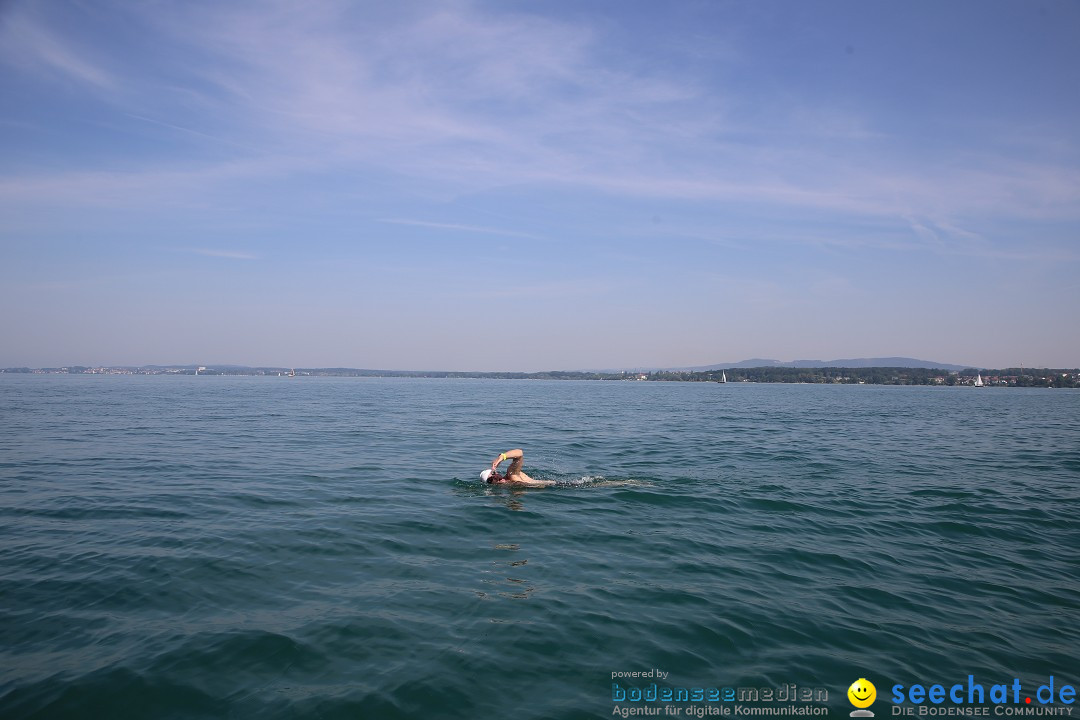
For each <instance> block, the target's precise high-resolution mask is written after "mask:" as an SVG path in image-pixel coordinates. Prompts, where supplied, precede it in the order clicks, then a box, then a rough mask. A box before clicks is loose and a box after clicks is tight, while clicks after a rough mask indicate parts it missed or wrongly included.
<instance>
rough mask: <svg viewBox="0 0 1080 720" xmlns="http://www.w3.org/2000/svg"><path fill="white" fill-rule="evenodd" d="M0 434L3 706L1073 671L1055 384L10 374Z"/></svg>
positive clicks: (549, 698)
mask: <svg viewBox="0 0 1080 720" xmlns="http://www.w3.org/2000/svg"><path fill="white" fill-rule="evenodd" d="M0 428H2V430H3V432H2V434H0V492H2V500H0V514H2V521H0V537H2V540H3V545H2V548H3V551H2V553H0V630H2V637H3V644H2V646H0V658H2V662H0V717H3V718H24V717H41V718H65V717H86V718H91V717H92V718H128V717H131V718H168V717H176V718H188V717H206V718H243V717H258V718H307V717H311V718H586V717H611V716H612V711H613V708H618V707H627V706H629V705H628V703H625V702H624V703H621V704H620V703H618V702H614V701H613V687H612V683H613V682H616V683H619V687H620V688H623V689H625V688H628V687H630V686H635V687H640V688H647V687H648V685H649V684H650V683H652V682H658V684H659V685H661V686H670V687H687V688H691V687H703V688H708V687H717V688H722V687H732V688H738V687H773V688H779V687H786V686H789V685H790V684H796V685H797V686H798V687H799V688H822V689H826V690H827V692H828V700H827V701H824V702H818V703H813V705H815V706H816V707H820V708H823V709H824V710H826V711H827V712H828V713H829V714H830V716H832V717H847V713H848V712H849V711H850V710H852V707H851V705H850V704H849V703H848V701H847V698H846V695H845V693H846V690H847V687H848V685H850V684H851V683H852V682H853V681H854V680H856V679H857V678H860V677H865V678H868V679H870V680H872V681H873V682H874V684H875V685H876V686H877V690H878V700H877V703H876V704H875V706H874V707H873V708H872V709H873V710H875V711H876V714H877V717H878V718H883V717H886V716H888V715H889V714H890V711H891V708H890V705H891V704H892V703H891V700H890V695H891V691H890V689H891V687H892V686H893V685H894V684H902V685H904V686H905V687H906V686H910V685H911V684H914V683H923V684H926V685H930V684H933V683H943V684H946V685H948V684H951V683H958V682H967V678H968V675H973V676H974V677H975V679H976V680H977V681H981V682H982V683H983V684H985V685H986V686H987V687H988V688H989V686H990V685H991V684H993V683H1008V682H1012V680H1013V679H1014V678H1016V679H1019V681H1020V682H1021V683H1022V685H1023V688H1024V692H1025V693H1026V694H1027V695H1030V694H1031V693H1034V692H1035V689H1036V688H1037V687H1038V686H1039V685H1040V684H1043V683H1045V682H1047V679H1048V678H1049V676H1051V675H1053V676H1054V677H1055V681H1056V682H1057V684H1058V686H1060V685H1061V684H1062V683H1069V684H1072V685H1073V686H1075V685H1077V684H1078V681H1080V662H1078V661H1080V650H1078V648H1080V599H1078V597H1080V596H1078V590H1080V490H1078V482H1080V392H1077V391H1071V390H1024V389H980V390H976V389H973V388H903V387H869V386H792V385H788V386H778V385H748V384H734V383H729V384H727V385H717V384H706V383H694V384H689V383H688V384H680V383H633V382H537V381H477V380H385V379H348V378H326V379H316V378H292V379H288V378H243V377H164V376H156V377H94V376H21V377H13V376H0ZM513 447H522V448H523V449H524V450H525V469H526V471H527V472H528V473H529V474H530V475H532V476H533V477H537V478H548V479H554V480H556V481H558V484H557V485H556V486H554V487H551V488H544V489H528V490H512V489H507V488H493V487H490V486H484V485H481V484H480V483H479V482H478V481H477V476H478V473H479V472H480V471H481V470H482V469H484V467H485V466H487V465H488V463H490V460H491V458H492V457H494V456H495V455H496V454H497V453H499V452H501V451H504V450H508V449H510V448H513ZM650 669H660V670H661V671H663V672H665V673H668V675H667V676H666V679H665V680H663V681H662V682H659V681H657V680H656V679H655V678H654V679H651V680H650V679H646V678H641V679H625V678H618V679H616V680H613V678H612V674H613V673H621V672H635V671H647V670H650ZM759 704H761V705H765V704H768V703H759ZM774 704H775V703H774ZM650 705H651V706H652V707H659V708H663V707H664V704H663V703H647V702H645V703H637V706H641V707H645V706H650ZM690 705H694V706H695V707H706V706H707V707H713V708H722V707H723V706H724V705H725V703H723V702H714V703H708V702H702V703H696V704H694V703H686V702H683V703H681V705H677V708H678V709H679V710H680V715H679V716H680V717H687V716H688V715H687V708H688V707H689V706H690ZM727 705H729V706H731V705H733V703H727ZM673 707H675V706H673ZM1073 707H1074V708H1075V706H1073ZM1073 712H1074V714H1076V713H1078V712H1080V710H1076V709H1074V710H1073Z"/></svg>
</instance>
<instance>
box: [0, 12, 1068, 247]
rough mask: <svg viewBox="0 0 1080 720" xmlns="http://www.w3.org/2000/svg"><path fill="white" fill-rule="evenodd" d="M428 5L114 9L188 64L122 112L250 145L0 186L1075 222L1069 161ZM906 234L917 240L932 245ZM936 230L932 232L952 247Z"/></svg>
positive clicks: (81, 61) (596, 32) (594, 31)
mask: <svg viewBox="0 0 1080 720" xmlns="http://www.w3.org/2000/svg"><path fill="white" fill-rule="evenodd" d="M429 9H430V8H428V7H425V6H416V7H414V6H400V7H399V6H380V7H379V8H378V9H377V10H372V9H371V8H366V9H364V10H363V11H361V10H359V9H357V8H356V7H355V6H352V5H351V4H347V3H346V4H342V3H339V2H334V1H332V0H313V2H310V3H305V4H304V5H303V7H300V6H297V5H295V4H292V3H287V2H269V3H265V4H262V5H260V9H259V12H252V10H251V8H250V7H249V6H245V7H238V6H234V5H231V4H226V5H222V4H217V3H214V4H195V5H174V6H165V7H162V6H153V7H150V6H145V7H140V6H131V7H129V8H127V9H126V10H125V12H127V13H130V14H131V16H132V17H134V18H135V19H136V20H137V21H138V22H141V23H143V24H144V25H145V26H146V27H147V28H149V31H152V32H154V33H156V34H157V36H159V37H160V38H161V42H162V44H163V45H165V46H168V47H170V48H172V49H173V50H174V55H175V56H176V57H183V58H185V59H186V62H185V64H184V65H182V66H181V65H175V66H171V67H169V68H168V72H169V73H170V83H171V84H172V85H179V86H181V87H183V88H184V89H185V90H186V91H187V92H190V93H193V94H195V95H197V98H198V100H197V101H194V100H193V101H191V102H186V101H185V103H181V104H180V105H181V109H183V110H184V111H185V112H189V113H191V112H194V113H197V115H196V116H195V117H196V118H197V120H198V122H188V121H185V119H184V118H183V115H182V114H181V115H180V116H179V117H177V116H176V113H175V112H174V111H175V110H176V108H175V107H173V106H172V105H171V104H169V103H171V102H172V101H169V102H166V101H165V100H161V99H158V100H156V101H155V100H154V99H153V98H149V99H147V98H140V99H138V100H137V101H134V100H133V101H131V106H130V107H129V108H128V109H127V111H126V112H127V115H128V116H129V117H131V118H134V119H137V120H138V121H140V122H144V123H152V124H156V125H158V126H161V127H164V128H168V129H170V130H174V131H177V132H181V133H184V134H185V135H188V136H190V137H191V138H192V139H193V140H204V141H206V142H213V143H219V144H220V143H227V144H229V145H231V146H233V147H234V148H237V149H239V150H248V151H249V153H248V156H247V158H246V159H237V160H231V161H229V162H224V163H223V162H205V161H204V162H203V163H202V164H199V163H197V162H195V161H191V160H186V159H181V158H177V159H175V160H174V161H173V162H172V165H171V166H167V167H165V168H164V169H163V168H162V166H161V160H160V158H155V160H154V165H153V166H150V167H146V168H143V169H138V168H137V167H135V168H131V169H128V170H125V171H123V172H120V171H113V172H101V171H94V172H90V173H88V172H86V171H74V172H72V171H69V172H67V173H63V174H59V175H53V176H38V177H17V178H12V179H11V182H10V183H5V184H4V186H3V187H0V192H2V193H4V194H7V193H9V192H10V193H12V194H13V196H14V197H22V198H26V197H27V196H28V195H30V194H32V193H59V194H54V195H52V196H51V198H52V199H57V198H62V197H64V192H63V191H64V189H69V190H70V193H68V194H69V195H70V197H71V199H72V202H76V203H88V202H95V201H101V202H110V201H111V200H112V199H113V198H120V197H123V198H126V199H127V201H128V202H130V203H132V204H133V205H137V204H139V203H142V202H145V201H146V199H147V196H151V199H154V198H155V197H156V198H159V199H161V198H169V197H171V196H175V195H177V194H181V195H183V196H184V197H185V198H187V199H188V201H202V200H204V199H206V198H211V197H213V195H214V193H215V190H216V188H217V187H218V186H220V185H221V184H223V183H239V182H241V181H243V180H244V179H250V178H260V179H264V178H266V177H281V178H289V177H292V176H294V175H296V174H298V173H301V172H323V173H333V172H340V171H346V172H350V173H372V172H375V173H384V174H387V175H389V176H392V177H394V178H405V179H417V180H421V181H423V183H424V184H425V187H437V188H441V189H442V191H443V192H446V193H450V194H452V195H454V196H463V195H466V194H469V193H477V192H483V191H484V190H487V189H491V188H498V187H506V186H522V185H526V186H530V185H531V186H562V187H568V188H580V189H584V190H588V191H595V192H601V193H605V194H609V195H613V196H620V197H629V198H649V199H678V200H690V201H698V202H708V203H732V204H744V203H753V204H760V205H764V206H769V207H776V208H783V209H790V210H794V211H800V212H801V211H809V212H817V211H825V212H840V213H850V214H857V215H863V216H871V217H889V218H892V219H894V220H897V221H902V219H903V218H905V217H919V218H925V217H933V218H936V219H937V224H938V226H939V227H940V228H943V229H944V228H949V227H961V226H962V225H963V224H964V222H965V218H971V217H983V216H991V217H1016V218H1023V219H1030V220H1060V219H1068V220H1076V219H1077V218H1080V172H1078V171H1077V170H1076V168H1075V167H1073V166H1070V165H1056V164H1054V163H1053V162H1052V161H1050V160H1047V161H1045V162H1034V161H1027V162H1023V161H1017V160H1014V159H1012V157H1011V156H1009V155H1007V154H995V153H996V150H995V149H994V148H989V149H987V150H985V151H984V152H983V153H982V154H981V155H978V156H971V157H967V158H962V157H959V156H956V157H954V158H953V160H952V162H951V163H941V162H940V161H937V160H935V159H934V158H931V157H927V158H924V159H922V160H921V161H920V158H918V157H915V158H909V157H905V155H904V153H902V152H897V151H896V149H897V147H898V146H897V147H894V145H893V144H894V143H895V142H897V138H895V137H892V136H890V135H888V134H886V133H883V132H881V131H879V130H877V129H875V127H874V123H873V121H872V119H871V118H869V117H867V116H865V115H859V114H856V113H854V112H852V111H850V110H847V109H843V108H831V107H828V105H827V104H822V105H821V106H814V107H807V106H805V105H800V104H792V105H791V106H790V107H788V108H786V109H787V110H788V112H787V113H784V114H778V116H777V117H776V118H775V119H772V120H770V122H769V123H767V124H766V125H763V126H760V127H758V126H755V125H754V124H753V120H754V118H753V117H752V116H748V115H746V114H745V111H740V110H737V108H741V107H745V106H746V105H747V104H748V103H747V102H746V97H745V95H744V94H740V91H739V90H737V89H736V88H735V87H734V86H733V87H730V88H724V87H722V86H721V87H720V88H719V89H718V88H717V87H716V86H715V85H713V84H710V83H709V82H707V81H706V80H705V78H703V77H699V76H698V75H696V74H695V72H694V71H693V67H690V68H682V69H681V71H680V72H675V71H672V70H664V69H648V68H647V67H646V66H644V65H641V66H630V65H628V64H625V63H620V62H618V60H617V57H618V56H617V55H615V56H612V55H610V54H605V44H604V43H605V41H606V40H607V39H608V38H606V37H605V36H604V34H603V29H602V28H599V29H598V28H590V27H586V26H581V25H577V24H573V23H570V22H566V21H559V20H553V19H550V18H546V17H540V16H538V15H534V14H529V13H525V12H516V11H506V10H501V11H498V12H486V11H484V10H482V9H480V8H479V7H478V6H474V5H472V4H470V3H467V2H454V3H449V4H444V5H440V6H439V7H438V10H436V11H434V12H428V10H429ZM371 16H376V17H371ZM20 22H23V23H24V24H26V22H28V21H20ZM9 33H10V31H9ZM27 37H29V38H32V39H33V43H32V44H33V45H34V48H33V49H32V52H31V56H32V57H34V58H36V60H37V62H39V63H40V64H42V65H44V66H47V67H51V68H54V69H57V70H61V71H62V72H64V73H66V74H67V75H69V76H71V77H74V78H78V79H81V81H82V82H84V83H85V84H87V85H89V86H94V87H98V88H99V89H101V90H105V89H107V88H110V87H114V86H116V85H117V84H119V83H121V82H126V81H129V80H137V81H138V82H137V83H135V84H138V85H140V86H142V85H146V84H148V83H150V82H153V81H156V80H159V78H157V77H156V76H155V75H154V74H153V71H149V70H144V69H141V68H139V67H125V72H126V73H127V75H125V76H123V77H119V78H117V77H114V75H113V74H112V73H111V72H108V71H106V70H104V69H103V64H102V63H98V62H96V61H91V60H88V59H87V58H86V57H84V56H83V55H82V54H80V53H78V52H77V51H76V50H75V49H74V46H72V45H70V44H69V43H65V42H62V41H61V40H59V39H57V38H56V37H53V36H52V35H51V34H50V33H49V32H47V31H45V30H44V29H42V28H41V27H40V26H38V25H30V26H29V29H28V31H27ZM39 40H40V42H39ZM25 42H29V41H25ZM701 42H705V38H702V39H701ZM733 57H735V56H734V54H733V53H725V54H723V55H721V56H720V58H719V59H717V62H726V63H732V62H735V60H733ZM120 66H121V65H120V64H119V63H115V62H114V63H112V64H111V65H110V67H120ZM140 73H145V74H140ZM177 78H179V80H178V79H177ZM196 88H197V90H196ZM742 93H745V90H743V91H742ZM155 102H158V103H160V104H161V106H160V107H155V106H154V103H155ZM156 118H169V119H168V120H161V119H156ZM195 127H198V128H199V129H198V130H196V129H194V128H195ZM254 148H259V150H255V149H254ZM91 177H92V180H93V181H92V182H88V180H89V179H91ZM84 181H85V182H84ZM403 184H407V183H403ZM16 186H17V187H16ZM84 187H85V189H86V192H85V193H84V192H83V189H84ZM110 187H111V188H113V190H110V189H109V188H110ZM162 201H168V200H162ZM387 222H398V223H400V224H414V225H422V224H423V223H424V222H425V221H402V220H394V219H391V220H387ZM427 226H428V227H432V228H442V229H451V230H462V231H470V232H484V233H490V234H502V235H507V236H510V237H533V236H532V235H530V234H528V233H519V232H517V231H513V230H510V231H506V230H500V229H498V228H486V227H483V226H472V225H464V224H463V225H454V224H450V223H447V224H440V223H427ZM919 227H923V229H924V230H925V229H926V226H925V225H920V226H919ZM912 229H913V231H915V232H916V233H917V234H919V233H921V234H919V237H920V238H921V239H922V240H923V241H925V242H932V238H931V234H932V233H927V232H922V231H920V230H918V229H917V228H916V226H915V225H912ZM945 235H947V236H948V237H945ZM945 235H941V234H940V233H939V235H938V240H939V241H942V242H951V241H952V239H955V238H962V237H963V233H960V232H947V233H945ZM970 239H971V238H968V240H970Z"/></svg>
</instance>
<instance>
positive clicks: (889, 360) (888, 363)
mask: <svg viewBox="0 0 1080 720" xmlns="http://www.w3.org/2000/svg"><path fill="white" fill-rule="evenodd" d="M762 367H792V368H824V367H841V368H868V367H902V368H925V369H941V370H966V369H968V368H978V366H977V365H956V364H953V363H941V362H933V361H931V360H919V359H918V358H909V357H877V358H843V359H839V360H791V361H787V362H785V361H782V360H772V359H768V358H750V359H749V360H742V361H740V362H735V363H718V364H715V365H697V366H693V367H669V368H630V369H628V371H629V372H648V371H649V370H669V371H672V372H678V371H684V372H706V371H709V370H731V369H745V368H762ZM606 372H610V371H606ZM616 372H617V371H616Z"/></svg>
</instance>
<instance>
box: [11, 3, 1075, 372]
mask: <svg viewBox="0 0 1080 720" xmlns="http://www.w3.org/2000/svg"><path fill="white" fill-rule="evenodd" d="M1078 32H1080V4H1077V3H1075V2H1067V1H1065V0H1061V1H1056V2H1054V1H1052V2H1038V3H1031V4H1020V3H1004V2H955V3H947V4H935V3H930V2H915V3H904V4H877V3H874V4H870V3H858V2H823V3H815V4H813V5H806V6H803V5H797V4H792V3H783V2H760V3H726V2H719V3H686V4H677V5H675V6H674V7H671V6H663V7H661V6H660V5H658V4H653V3H640V2H631V3H622V4H618V5H617V6H616V5H610V4H604V3H595V2H584V3H568V2H559V1H556V2H551V3H544V4H536V5H522V4H514V5H512V6H510V5H505V4H500V3H494V2H464V1H462V2H446V3H438V4H429V3H412V2H406V3H400V4H392V5H387V4H382V3H364V2H361V3H341V2H337V1H335V0H313V1H312V2H307V3H289V2H283V1H280V2H279V1H271V2H258V3H256V2H237V3H227V4H222V3H214V2H191V3H154V4H142V3H138V4H134V3H121V2H108V1H104V2H100V3H93V4H84V3H80V2H74V1H72V2H55V3H32V2H28V1H25V0H24V1H20V0H16V1H14V2H8V3H4V4H2V5H0V96H2V97H3V98H4V99H5V102H4V103H3V104H2V105H0V128H2V132H0V251H2V256H0V257H2V258H3V261H2V262H0V301H2V302H3V303H4V306H5V309H6V312H5V313H4V314H3V316H2V319H0V336H2V337H3V343H2V344H0V367H18V366H30V367H56V366H63V365H67V364H85V365H106V366H108V365H114V366H115V365H132V364H138V365H152V364H158V365H165V364H174V363H184V362H188V361H189V360H190V361H196V362H200V363H203V362H206V361H222V362H227V363H229V364H235V365H249V366H282V367H354V368H380V369H400V370H431V369H436V370H464V371H526V372H528V371H539V370H552V369H579V368H608V367H645V366H651V367H657V368H659V367H686V366H702V365H711V364H716V363H723V362H729V361H730V362H737V361H738V359H740V358H742V359H746V358H778V359H784V360H787V359H791V360H794V359H803V358H807V359H808V358H821V359H831V358H859V357H890V356H905V357H913V358H925V359H929V360H933V361H940V362H946V363H955V364H962V363H966V362H973V363H977V365H975V367H989V368H1004V367H1016V366H1019V365H1021V364H1023V365H1025V366H1027V367H1051V368H1066V367H1067V368H1072V367H1077V366H1080V333H1078V332H1077V331H1076V326H1077V324H1078V321H1077V316H1078V314H1080V282H1078V281H1077V278H1078V277H1080V130H1078V128H1080V95H1078V94H1077V93H1076V91H1075V89H1076V88H1077V87H1080V43H1077V42H1076V38H1077V37H1078Z"/></svg>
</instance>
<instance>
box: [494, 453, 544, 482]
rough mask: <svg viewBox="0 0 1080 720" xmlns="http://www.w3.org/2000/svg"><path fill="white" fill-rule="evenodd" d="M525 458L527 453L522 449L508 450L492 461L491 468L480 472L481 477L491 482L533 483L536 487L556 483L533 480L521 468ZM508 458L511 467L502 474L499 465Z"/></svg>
mask: <svg viewBox="0 0 1080 720" xmlns="http://www.w3.org/2000/svg"><path fill="white" fill-rule="evenodd" d="M524 459H525V453H523V452H522V451H521V450H507V451H506V452H504V453H501V454H500V455H499V457H497V458H495V459H494V460H492V461H491V469H490V470H485V471H484V472H482V473H480V479H481V480H483V481H484V482H486V483H491V484H495V483H510V484H513V485H532V486H536V487H543V486H545V485H554V484H555V481H554V480H533V479H532V478H531V477H529V476H528V475H526V474H525V472H524V471H523V470H522V469H521V464H522V461H523V460H524ZM506 460H509V461H510V467H509V468H507V469H506V475H500V474H499V465H501V464H502V463H503V462H504V461H506Z"/></svg>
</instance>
